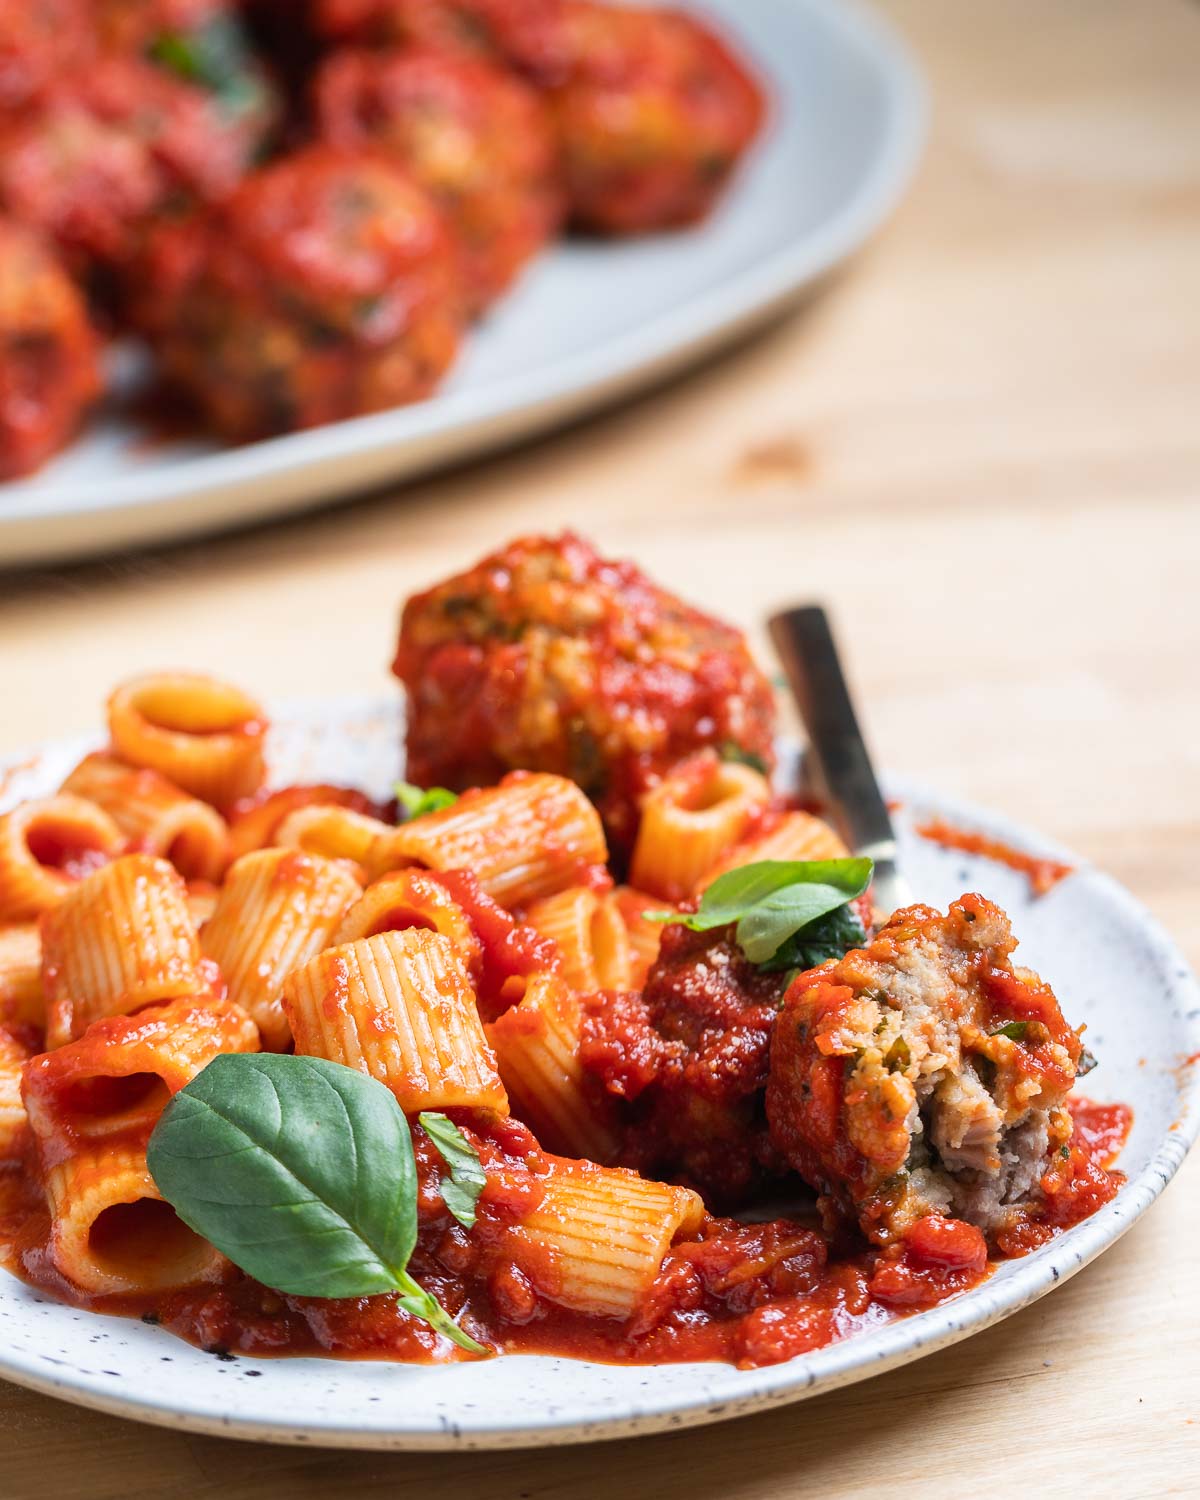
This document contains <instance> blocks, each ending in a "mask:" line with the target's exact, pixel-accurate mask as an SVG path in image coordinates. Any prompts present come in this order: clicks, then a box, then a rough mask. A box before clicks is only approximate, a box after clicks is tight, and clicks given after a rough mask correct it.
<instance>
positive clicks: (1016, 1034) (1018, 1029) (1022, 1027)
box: [988, 1021, 1029, 1042]
mask: <svg viewBox="0 0 1200 1500" xmlns="http://www.w3.org/2000/svg"><path fill="white" fill-rule="evenodd" d="M1028 1030H1029V1022H1028V1021H1006V1022H1005V1023H1004V1025H1003V1026H997V1027H996V1029H995V1031H992V1032H989V1033H988V1035H989V1036H1006V1037H1008V1038H1009V1039H1010V1040H1011V1041H1014V1042H1023V1041H1024V1040H1025V1033H1026V1032H1027V1031H1028Z"/></svg>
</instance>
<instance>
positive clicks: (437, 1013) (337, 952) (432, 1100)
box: [283, 928, 508, 1111]
mask: <svg viewBox="0 0 1200 1500" xmlns="http://www.w3.org/2000/svg"><path fill="white" fill-rule="evenodd" d="M283 1008H284V1011H285V1012H286V1014H287V1019H288V1023H289V1025H290V1026H291V1029H292V1035H293V1036H294V1037H295V1039H296V1051H297V1052H302V1053H306V1054H308V1055H309V1056H310V1057H325V1058H328V1059H329V1060H330V1061H331V1062H339V1063H343V1064H345V1066H347V1067H350V1068H357V1069H358V1070H359V1072H361V1073H369V1074H370V1075H371V1076H372V1077H373V1078H377V1079H379V1081H380V1082H381V1083H385V1084H387V1086H388V1088H390V1089H391V1091H392V1092H393V1093H394V1094H395V1096H396V1098H397V1099H398V1100H399V1101H400V1104H401V1106H402V1107H403V1108H404V1109H406V1110H410V1111H414V1110H422V1109H452V1108H462V1107H464V1106H470V1107H473V1108H476V1109H495V1110H507V1108H508V1100H507V1098H506V1096H505V1092H504V1085H503V1084H502V1083H501V1082H500V1075H499V1073H498V1072H497V1070H496V1059H495V1056H494V1055H493V1053H492V1049H491V1047H490V1046H489V1045H488V1041H487V1037H486V1036H485V1035H484V1031H483V1024H482V1022H481V1021H480V1019H479V1012H478V1009H477V1008H476V1004H475V995H474V993H473V991H472V989H471V984H470V980H469V978H468V975H467V970H466V967H465V965H464V963H463V961H462V959H461V958H460V956H459V955H458V953H457V952H456V950H455V948H454V946H453V944H452V943H451V942H450V941H449V940H448V939H447V938H444V937H440V936H438V935H437V934H436V933H432V932H424V931H421V930H419V929H416V928H409V929H408V930H407V931H404V932H384V933H380V934H379V935H378V936H377V937H372V938H366V939H364V940H363V941H361V942H357V943H346V944H343V945H342V946H341V947H338V948H330V949H327V950H326V951H325V952H324V953H321V954H319V955H318V956H317V957H316V958H314V959H312V960H311V961H310V962H309V963H307V964H305V965H304V967H303V968H300V969H297V970H296V971H295V972H294V973H293V974H292V975H291V976H290V977H289V978H288V980H287V982H286V983H285V984H284V987H283Z"/></svg>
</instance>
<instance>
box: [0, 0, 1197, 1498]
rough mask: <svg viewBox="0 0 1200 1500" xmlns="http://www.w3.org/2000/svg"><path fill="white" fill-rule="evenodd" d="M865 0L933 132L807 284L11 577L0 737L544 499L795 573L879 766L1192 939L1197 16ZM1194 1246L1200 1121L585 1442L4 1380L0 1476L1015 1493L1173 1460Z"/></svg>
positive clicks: (746, 572) (384, 585)
mask: <svg viewBox="0 0 1200 1500" xmlns="http://www.w3.org/2000/svg"><path fill="white" fill-rule="evenodd" d="M885 8H886V9H887V10H888V12H889V13H890V14H891V15H892V17H893V18H894V20H895V21H896V22H897V23H898V25H899V26H900V28H901V29H902V30H903V32H904V33H906V35H907V36H908V37H909V39H910V40H911V42H912V44H913V45H914V47H915V49H916V51H917V52H918V53H919V55H920V56H921V58H922V59H923V61H924V64H925V66H926V68H927V69H928V72H929V74H930V77H931V80H932V88H933V95H934V101H935V103H934V128H933V139H932V143H931V147H930V150H929V153H928V157H927V159H926V161H925V164H924V167H923V169H922V171H921V174H920V177H919V180H918V182H917V185H916V188H915V190H914V192H913V193H912V195H911V197H910V198H909V199H908V201H907V202H906V203H905V205H904V207H903V209H902V210H901V212H900V213H899V215H898V217H897V218H896V220H895V221H894V223H893V224H892V225H891V227H890V228H889V229H888V230H887V231H886V232H885V233H884V234H883V235H882V236H881V237H880V238H879V239H878V241H877V242H876V243H875V245H874V246H873V247H872V248H871V249H870V250H869V251H868V252H867V253H866V254H865V255H864V256H862V257H861V258H860V259H859V261H858V262H857V264H855V265H854V266H853V267H852V268H851V269H850V270H849V271H848V272H847V274H846V275H845V276H844V277H842V278H841V279H840V280H839V282H838V283H837V284H836V285H834V286H833V287H831V288H830V290H829V292H828V294H827V295H825V296H824V297H823V298H821V299H820V300H819V301H818V302H816V303H814V304H812V305H811V306H809V307H808V308H807V309H805V310H803V311H802V312H800V313H799V314H798V315H797V316H796V317H794V318H793V319H791V320H789V321H787V322H786V323H785V324H784V325H783V326H781V327H779V328H778V329H776V330H775V331H773V332H772V333H771V334H770V335H768V336H766V337H762V338H759V339H757V340H755V341H754V342H753V343H751V344H749V345H747V346H746V347H744V348H742V349H741V350H739V351H738V352H736V353H735V354H733V355H732V356H730V357H727V358H725V359H723V360H721V361H720V362H718V363H714V364H713V365H711V366H710V367H708V368H706V369H705V370H703V371H701V372H700V373H698V374H695V375H693V376H691V377H689V378H687V379H685V380H682V381H680V382H678V383H677V384H676V385H674V386H673V387H672V388H671V389H669V390H667V391H665V392H663V393H661V394H659V395H658V396H657V397H655V398H652V399H650V400H647V401H644V402H642V403H640V404H637V405H635V406H632V407H629V408H627V409H625V410H623V411H620V412H618V413H616V414H614V415H609V416H607V417H604V418H602V419H599V420H596V421H593V422H590V423H588V424H587V425H586V426H583V427H580V428H578V429H576V430H574V431H572V432H569V433H566V434H564V435H562V436H560V437H558V438H556V439H554V440H552V441H549V442H546V443H544V444H542V445H540V446H538V447H534V448H530V449H527V450H525V451H522V452H519V453H517V454H514V455H512V456H510V457H507V458H505V459H503V460H502V461H499V462H493V463H490V464H487V465H481V466H478V467H473V468H469V469H465V470H463V471H461V472H458V473H455V474H453V475H451V476H449V477H446V478H441V479H438V480H436V481H433V482H429V483H425V484H422V485H419V486H417V487H416V488H415V489H412V490H410V491H408V492H406V493H403V494H399V495H391V496H387V497H384V498H375V499H371V500H367V501H364V502H361V503H358V504H355V505H353V506H350V507H348V508H346V509H343V510H340V511H336V512H331V513H328V514H325V515H321V516H317V517H314V518H311V519H306V520H302V521H298V522H295V523H293V524H289V525H285V526H277V527H273V528H271V529H269V530H266V529H264V530H261V531H258V532H251V533H247V534H243V535H241V536H238V537H234V538H229V539H225V540H221V541H214V542H207V543H203V544H196V545H192V546H188V547H184V548H180V549H178V550H171V551H163V552H161V553H155V554H153V555H149V556H139V557H136V558H127V559H122V560H118V561H114V562H111V563H106V564H102V565H91V566H86V567H80V568H73V569H69V570H64V571H49V570H44V571H39V572H36V573H29V574H22V575H18V576H12V575H8V576H0V703H2V705H3V706H2V708H0V752H3V751H5V750H10V749H13V748H15V747H17V746H19V745H21V744H23V743H28V742H30V741H32V740H36V739H38V738H40V737H43V736H49V735H53V734H57V733H60V732H63V731H73V730H78V729H84V728H88V727H90V726H92V725H94V724H96V723H98V714H99V707H100V703H101V699H102V696H103V694H104V692H105V690H106V688H107V686H108V685H109V684H110V683H112V682H113V681H114V680H116V679H118V678H120V677H121V676H123V675H127V674H129V673H131V672H133V671H135V670H137V669H139V668H144V667H150V666H154V665H184V664H188V665H193V666H197V667H200V668H208V669H211V670H213V671H215V672H219V673H222V674H227V675H230V676H232V677H234V678H235V679H236V680H238V681H240V682H242V683H244V684H245V685H246V686H247V687H248V688H249V689H251V690H252V691H254V692H255V693H258V694H262V695H269V696H276V697H278V696H288V695H320V694H324V693H331V692H363V693H379V692H387V691H389V678H388V675H387V662H388V658H389V649H390V647H391V644H392V632H393V626H394V619H395V614H396V609H397V605H398V603H399V601H400V600H401V599H402V598H403V597H404V596H405V595H406V594H407V592H408V591H409V590H410V589H412V588H413V587H414V586H416V585H418V584H422V583H425V582H427V581H431V580H433V579H435V578H436V577H438V576H439V575H440V574H442V573H443V572H444V571H445V570H447V569H450V568H453V567H457V566H459V565H461V564H464V563H465V562H467V561H469V560H472V559H474V558H475V557H476V556H477V555H478V554H480V553H481V552H482V551H483V550H484V549H486V548H489V547H491V546H492V545H493V544H495V543H498V542H500V541H502V540H504V539H505V538H507V537H509V536H510V535H512V534H514V533H517V532H519V531H522V530H532V529H541V528H558V527H562V526H564V525H571V526H574V527H576V528H578V529H581V530H583V531H585V532H587V533H590V534H591V535H593V536H594V537H595V538H597V539H598V541H599V542H600V543H602V544H603V546H604V547H606V548H609V549H612V550H614V551H616V552H620V553H632V554H634V555H636V556H637V557H638V558H639V559H640V560H641V561H642V562H643V563H644V564H645V565H646V566H647V567H648V568H649V569H650V570H651V571H652V572H653V573H655V574H656V575H658V576H660V577H661V578H662V579H663V580H664V581H666V582H667V583H668V584H671V585H673V586H675V587H677V588H678V589H679V590H680V591H681V592H682V593H684V594H686V595H687V596H689V597H692V598H695V599H697V600H699V601H703V602H705V603H707V604H708V605H710V606H711V607H714V608H719V609H720V610H721V611H722V612H724V613H726V614H728V615H730V616H732V617H733V618H736V619H737V620H739V621H741V622H743V623H744V624H745V625H746V626H748V627H750V628H751V629H753V630H755V631H758V630H759V628H760V622H761V620H762V618H763V616H764V615H765V613H766V612H767V609H768V607H769V606H770V605H772V604H775V603H779V602H782V601H785V600H794V599H798V598H802V597H812V596H823V597H824V598H825V599H826V600H827V601H829V602H830V603H831V604H832V605H833V606H834V608H835V610H836V614H837V619H838V623H839V625H840V628H841V633H842V636H843V638H844V641H845V644H846V647H847V650H848V654H849V658H850V662H851V666H852V669H853V673H854V676H855V679H856V681H857V685H858V687H859V689H860V691H861V693H862V695H863V697H864V699H865V701H866V703H867V704H868V705H869V717H870V724H871V728H872V731H873V738H874V740H875V742H876V745H877V748H878V752H879V755H880V758H881V760H883V761H884V762H885V763H886V764H888V765H889V766H891V767H893V768H895V769H896V770H900V771H905V772H911V773H914V774H917V775H919V776H921V777H923V778H924V779H926V780H927V781H929V782H931V783H933V784H934V785H937V786H941V787H944V788H946V789H947V790H949V791H952V792H955V793H963V794H966V795H969V796H970V797H972V798H974V799H976V800H978V801H981V802H985V803H990V804H992V805H994V806H995V807H997V808H1000V809H1003V810H1004V811H1006V812H1008V813H1010V814H1012V815H1013V816H1015V817H1018V818H1020V819H1022V820H1024V821H1027V822H1029V823H1032V824H1035V825H1037V826H1039V827H1041V828H1043V829H1044V830H1046V831H1047V832H1049V833H1051V834H1053V835H1055V836H1057V837H1059V838H1061V839H1063V840H1064V841H1066V842H1067V843H1069V844H1070V845H1072V846H1073V847H1074V848H1076V849H1077V850H1079V851H1080V852H1081V853H1083V854H1084V855H1086V856H1087V857H1088V858H1090V859H1092V860H1095V861H1096V862H1097V863H1099V864H1100V865H1102V866H1105V867H1107V868H1108V869H1109V870H1111V871H1112V872H1113V874H1115V875H1116V876H1117V877H1118V878H1119V879H1121V880H1123V881H1124V882H1126V883H1127V884H1128V885H1129V886H1130V887H1131V888H1132V889H1133V891H1135V892H1136V894H1137V895H1138V896H1139V897H1140V898H1141V899H1142V900H1143V901H1144V902H1145V903H1147V904H1148V905H1149V906H1150V907H1151V908H1152V909H1153V910H1154V911H1155V912H1157V914H1158V915H1159V916H1160V917H1161V918H1162V919H1163V920H1164V921H1165V922H1166V923H1167V925H1168V926H1169V927H1170V928H1171V929H1172V930H1173V931H1174V933H1175V934H1176V936H1177V937H1178V939H1179V940H1180V941H1181V942H1182V944H1183V945H1184V947H1185V949H1186V950H1187V952H1188V953H1189V955H1190V957H1191V959H1192V961H1193V962H1195V961H1196V960H1198V959H1200V915H1198V906H1200V903H1198V902H1197V896H1198V895H1200V888H1198V881H1197V877H1196V864H1197V841H1198V838H1200V749H1198V748H1197V747H1198V746H1200V691H1198V674H1197V666H1196V663H1197V660H1198V659H1200V592H1198V585H1197V578H1198V576H1200V503H1198V502H1200V417H1198V406H1197V388H1198V382H1200V8H1197V7H1194V6H1192V5H1189V4H1185V3H1183V0H1003V3H1002V4H992V5H986V6H985V5H969V4H964V3H963V0H891V3H889V4H887V5H886V7H885ZM759 639H760V643H762V641H761V636H760V637H759ZM762 644H763V645H764V649H765V643H762ZM1130 998H1131V1003H1137V997H1136V996H1131V997H1130ZM1198 1239H1200V1155H1198V1156H1196V1157H1194V1158H1193V1159H1192V1160H1191V1161H1190V1162H1189V1163H1188V1165H1187V1166H1186V1167H1185V1169H1184V1170H1183V1171H1182V1172H1181V1174H1180V1176H1179V1178H1178V1180H1177V1181H1176V1182H1175V1184H1174V1185H1173V1186H1172V1187H1171V1188H1170V1189H1169V1191H1168V1192H1167V1194H1166V1196H1165V1198H1164V1199H1163V1201H1162V1202H1161V1203H1160V1204H1159V1205H1158V1206H1157V1207H1156V1208H1155V1209H1154V1210H1153V1211H1152V1212H1151V1213H1150V1214H1149V1216H1148V1217H1147V1218H1146V1219H1145V1220H1144V1221H1143V1222H1142V1223H1141V1224H1139V1225H1138V1227H1137V1228H1136V1229H1134V1230H1133V1231H1132V1232H1131V1233H1130V1234H1129V1235H1128V1236H1127V1237H1126V1238H1125V1239H1124V1240H1123V1241H1122V1242H1121V1243H1120V1244H1119V1245H1118V1246H1117V1247H1116V1248H1115V1249H1114V1250H1113V1251H1112V1252H1111V1253H1110V1254H1107V1255H1105V1256H1104V1257H1103V1258H1102V1259H1101V1260H1100V1261H1099V1262H1098V1263H1096V1264H1095V1265H1093V1266H1092V1267H1091V1268H1090V1269H1088V1270H1087V1271H1085V1272H1083V1273H1082V1274H1081V1275H1079V1276H1078V1277H1077V1278H1076V1279H1074V1280H1073V1281H1071V1282H1070V1283H1069V1284H1068V1285H1066V1286H1064V1287H1062V1288H1061V1290H1059V1291H1058V1292H1056V1294H1055V1295H1054V1296H1053V1297H1051V1298H1049V1299H1047V1300H1046V1301H1044V1302H1041V1303H1039V1304H1038V1305H1037V1306H1036V1307H1035V1308H1033V1309H1032V1310H1030V1311H1027V1312H1025V1313H1023V1314H1020V1315H1019V1316H1017V1317H1014V1318H1012V1319H1010V1320H1009V1321H1008V1322H1006V1323H1004V1324H1003V1325H1001V1326H999V1327H997V1328H994V1329H992V1330H990V1331H989V1332H986V1333H984V1334H981V1335H979V1336H978V1337H976V1338H973V1339H971V1340H969V1341H968V1342H966V1343H963V1344H960V1345H958V1346H957V1347H955V1348H953V1349H950V1350H948V1351H946V1352H944V1353H941V1354H938V1355H934V1356H932V1357H930V1358H927V1359H924V1360H922V1361H920V1362H919V1363H917V1364H915V1365H912V1366H910V1367H909V1368H907V1369H904V1370H901V1371H899V1372H897V1373H894V1374H891V1375H888V1376H884V1377H882V1378H878V1379H875V1380H872V1381H870V1382H868V1383H866V1384H862V1385H858V1386H855V1387H852V1388H850V1389H849V1390H846V1391H843V1392H839V1393H835V1394H832V1395H829V1396H825V1397H823V1398H820V1399H818V1400H815V1401H812V1402H810V1403H808V1404H805V1405H801V1406H795V1407H792V1408H790V1409H783V1410H780V1411H777V1412H775V1413H773V1414H770V1415H766V1416H762V1417H756V1418H749V1419H745V1420H742V1421H740V1422H737V1423H731V1424H728V1425H724V1426H718V1427H712V1428H708V1429H705V1430H701V1431H697V1432H694V1433H681V1434H673V1435H670V1436H664V1437H654V1438H646V1439H641V1440H639V1441H634V1442H622V1443H617V1444H613V1445H608V1446H605V1447H602V1448H593V1449H585V1448H576V1449H566V1450H558V1451H544V1452H541V1453H538V1454H536V1455H535V1454H528V1453H509V1454H499V1455H482V1456H472V1457H449V1458H443V1457H434V1456H418V1455H414V1456H372V1455H364V1456H352V1455H338V1454H333V1453H320V1452H314V1451H306V1450H300V1449H270V1448H265V1447H255V1446H251V1445H248V1444H239V1443H234V1442H227V1441H217V1440H210V1439H207V1438H199V1437H190V1436H187V1435H185V1434H179V1433H174V1432H168V1431H159V1430H155V1429H152V1428H147V1427H141V1426H138V1425H135V1424H134V1423H130V1422H122V1421H117V1420H113V1419H110V1418H108V1417H104V1416H100V1415H97V1414H95V1413H91V1412H86V1411H82V1410H77V1409H75V1408H72V1407H69V1406H66V1405H63V1404H60V1403H58V1402H56V1401H52V1400H48V1399H46V1398H43V1397H41V1396H35V1395H32V1394H30V1393H28V1392H26V1391H23V1390H19V1389H17V1388H16V1387H13V1386H8V1385H0V1494H2V1495H3V1496H5V1497H7V1500H25V1497H27V1496H28V1497H33V1496H35V1495H36V1496H48V1497H53V1500H71V1497H74V1496H80V1497H83V1496H86V1497H88V1500H107V1497H113V1500H118V1497H119V1500H126V1497H128V1496H129V1495H131V1494H137V1495H139V1496H141V1497H157V1496H168V1495H176V1494H183V1493H186V1494H188V1495H189V1496H207V1495H210V1494H212V1495H216V1494H218V1493H219V1494H220V1495H221V1496H223V1497H225V1500H242V1497H245V1500H268V1497H282V1496H289V1497H290V1496H314V1497H315V1496H322V1497H325V1496H329V1497H333V1496H340V1495H343V1494H347V1493H353V1494H355V1495H356V1496H359V1497H364V1500H365V1497H367V1496H373V1495H384V1494H392V1493H394V1492H397V1491H399V1490H400V1489H401V1487H403V1489H404V1491H405V1493H407V1494H408V1495H420V1494H421V1493H422V1488H423V1487H425V1486H428V1487H429V1489H431V1490H432V1491H433V1492H434V1493H436V1494H437V1495H438V1497H439V1500H460V1497H462V1500H467V1497H475V1496H478V1495H480V1494H482V1493H484V1492H485V1491H486V1493H487V1494H489V1495H491V1496H496V1497H501V1500H507V1497H529V1500H533V1497H537V1500H554V1497H560V1496H561V1497H566V1496H570V1497H571V1500H592V1497H609V1496H616V1495H620V1496H623V1497H626V1500H640V1497H643V1496H645V1497H649V1496H655V1497H659V1496H667V1497H674V1496H678V1495H681V1494H684V1493H686V1494H687V1495H688V1496H689V1497H690V1500H710V1497H711V1500H717V1497H721V1500H760V1497H761V1500H766V1497H775V1496H781V1495H786V1496H791V1495H796V1496H800V1495H805V1496H825V1495H837V1496H868V1495H874V1494H876V1493H877V1492H878V1488H879V1486H880V1483H881V1481H886V1482H888V1483H899V1484H900V1485H901V1486H902V1487H903V1490H904V1492H907V1493H914V1494H915V1493H924V1492H927V1491H928V1490H930V1489H932V1485H933V1481H934V1478H935V1477H936V1480H937V1481H938V1483H939V1484H940V1483H945V1484H946V1485H949V1486H953V1487H954V1488H955V1489H956V1491H957V1493H960V1494H964V1495H971V1494H978V1493H981V1492H982V1491H983V1488H984V1476H985V1474H987V1473H988V1472H989V1471H990V1473H991V1474H992V1475H996V1474H998V1473H1006V1472H1011V1468H1010V1465H1011V1464H1012V1463H1013V1461H1014V1459H1015V1461H1016V1462H1017V1463H1018V1465H1019V1466H1020V1467H1019V1475H1020V1483H1021V1484H1022V1485H1023V1487H1024V1489H1025V1491H1026V1492H1027V1493H1029V1494H1030V1495H1036V1496H1043V1495H1055V1496H1056V1495H1071V1496H1074V1495H1077V1494H1078V1495H1087V1496H1089V1497H1094V1496H1109V1495H1112V1496H1120V1497H1122V1500H1131V1497H1134V1496H1149V1495H1168V1494H1171V1495H1185V1494H1193V1495H1194V1494H1196V1493H1197V1492H1198V1489H1200V1479H1198V1478H1197V1470H1198V1468H1200V1340H1198V1339H1197V1334H1198V1333H1200V1317H1198V1315H1197V1310H1196V1309H1197V1303H1196V1297H1195V1269H1194V1267H1195V1259H1194V1255H1195V1250H1194V1247H1195V1245H1196V1243H1197V1241H1198ZM1018 1455H1019V1456H1018Z"/></svg>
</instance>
